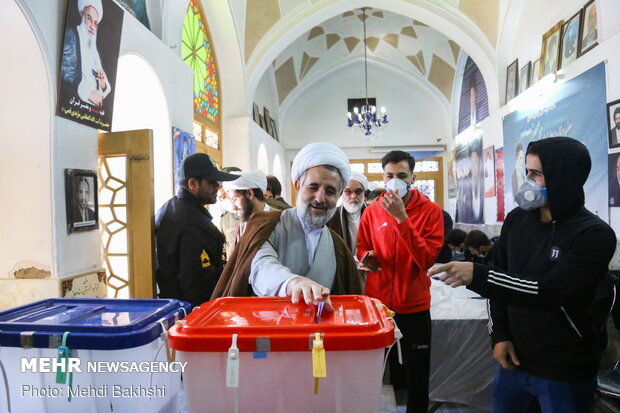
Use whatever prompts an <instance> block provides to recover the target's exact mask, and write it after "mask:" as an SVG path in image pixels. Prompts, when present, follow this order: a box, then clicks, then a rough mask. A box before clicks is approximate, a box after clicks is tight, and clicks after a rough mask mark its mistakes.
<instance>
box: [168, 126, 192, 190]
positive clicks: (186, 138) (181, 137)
mask: <svg viewBox="0 0 620 413" xmlns="http://www.w3.org/2000/svg"><path fill="white" fill-rule="evenodd" d="M193 153H196V138H195V137H194V135H192V134H191V133H187V132H184V131H182V130H181V129H179V128H175V127H173V128H172V182H174V184H173V185H174V193H175V194H176V193H177V191H178V190H179V167H180V166H181V162H182V161H183V159H185V157H186V156H188V155H191V154H193Z"/></svg>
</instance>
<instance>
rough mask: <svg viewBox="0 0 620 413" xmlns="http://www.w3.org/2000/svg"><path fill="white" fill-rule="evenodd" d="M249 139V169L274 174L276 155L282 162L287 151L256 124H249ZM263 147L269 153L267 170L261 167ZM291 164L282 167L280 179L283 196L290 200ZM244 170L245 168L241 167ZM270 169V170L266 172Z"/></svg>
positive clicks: (266, 163) (251, 122)
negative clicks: (260, 151)
mask: <svg viewBox="0 0 620 413" xmlns="http://www.w3.org/2000/svg"><path fill="white" fill-rule="evenodd" d="M249 137H250V153H251V154H252V155H251V158H250V164H249V169H261V170H263V172H265V173H266V174H267V175H273V174H274V167H273V166H274V159H275V157H276V155H277V156H278V157H279V158H280V160H282V159H285V150H284V147H283V146H282V145H280V143H278V142H277V141H276V140H275V139H273V138H272V137H271V136H270V135H269V134H268V133H267V132H265V131H264V130H263V129H262V128H261V127H260V126H259V125H257V124H256V123H255V122H253V121H250V122H249ZM261 145H262V146H263V147H264V148H265V150H266V153H267V159H266V162H265V165H266V168H261V167H260V166H259V148H260V147H261ZM288 165H290V164H285V165H282V166H283V168H282V173H281V174H280V176H279V177H278V179H279V180H280V183H281V184H282V195H283V196H284V198H286V199H288V197H289V195H290V192H291V191H290V185H289V182H290V179H291V178H290V167H289V166H288ZM261 166H262V165H261ZM241 168H242V169H243V167H241ZM265 169H268V170H265Z"/></svg>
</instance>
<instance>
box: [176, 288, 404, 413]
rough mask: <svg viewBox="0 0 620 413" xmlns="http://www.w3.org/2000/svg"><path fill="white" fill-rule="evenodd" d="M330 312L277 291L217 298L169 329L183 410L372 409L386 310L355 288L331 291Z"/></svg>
mask: <svg viewBox="0 0 620 413" xmlns="http://www.w3.org/2000/svg"><path fill="white" fill-rule="evenodd" d="M331 299H332V303H333V308H334V311H333V312H330V311H327V310H325V311H323V312H322V314H321V315H320V317H319V315H318V314H317V309H318V308H317V306H315V305H307V304H305V303H303V302H302V303H299V304H292V303H291V299H290V297H289V298H282V297H263V298H259V297H238V298H237V297H227V298H220V299H217V300H213V301H210V302H208V303H205V304H203V305H202V306H201V307H200V308H196V309H195V310H194V311H193V312H192V313H191V314H189V315H188V316H187V317H186V318H185V319H184V320H182V321H181V322H179V323H177V324H176V325H175V326H174V327H173V328H171V329H170V331H169V333H168V336H169V342H170V346H171V347H172V348H173V349H175V350H176V354H177V358H178V359H179V360H182V361H187V366H186V368H185V373H184V376H183V377H184V386H185V395H186V399H187V406H188V410H189V412H190V413H199V412H200V413H202V412H218V413H219V412H235V411H237V412H270V413H275V412H330V413H332V412H357V413H359V412H373V413H376V412H377V411H379V403H380V396H381V381H382V376H383V369H384V358H385V348H386V347H389V346H391V345H392V344H393V343H394V341H395V334H394V323H393V319H390V316H389V313H391V312H390V311H389V310H388V309H387V308H386V307H385V306H384V305H383V304H381V302H380V301H378V300H375V299H371V298H369V297H366V296H362V295H349V296H347V295H345V296H332V297H331Z"/></svg>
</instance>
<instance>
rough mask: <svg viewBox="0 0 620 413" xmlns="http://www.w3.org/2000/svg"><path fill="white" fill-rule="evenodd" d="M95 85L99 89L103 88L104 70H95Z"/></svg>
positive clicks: (104, 85)
mask: <svg viewBox="0 0 620 413" xmlns="http://www.w3.org/2000/svg"><path fill="white" fill-rule="evenodd" d="M97 85H99V89H100V90H105V87H106V84H105V72H104V71H103V70H101V69H100V70H97Z"/></svg>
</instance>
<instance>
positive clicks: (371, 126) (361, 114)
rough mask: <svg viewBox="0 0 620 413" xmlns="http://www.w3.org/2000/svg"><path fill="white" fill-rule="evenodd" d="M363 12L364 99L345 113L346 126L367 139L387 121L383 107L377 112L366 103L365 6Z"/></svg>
mask: <svg viewBox="0 0 620 413" xmlns="http://www.w3.org/2000/svg"><path fill="white" fill-rule="evenodd" d="M362 11H363V12H364V18H363V22H364V86H365V92H366V94H365V97H366V101H365V103H364V104H363V105H362V107H361V108H358V107H357V106H356V107H354V108H353V113H351V112H348V113H347V118H348V119H347V126H348V127H350V128H353V129H354V130H361V131H363V132H364V136H366V137H367V138H368V139H372V138H373V133H374V132H376V131H377V130H378V129H382V128H383V127H384V126H385V124H387V123H388V118H387V114H386V113H385V107H384V106H382V107H381V113H380V114H379V113H377V107H376V106H375V105H370V104H369V103H368V56H367V46H366V7H364V8H363V9H362Z"/></svg>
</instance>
